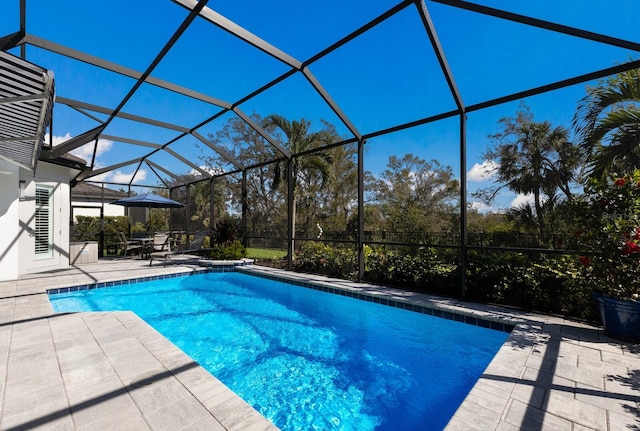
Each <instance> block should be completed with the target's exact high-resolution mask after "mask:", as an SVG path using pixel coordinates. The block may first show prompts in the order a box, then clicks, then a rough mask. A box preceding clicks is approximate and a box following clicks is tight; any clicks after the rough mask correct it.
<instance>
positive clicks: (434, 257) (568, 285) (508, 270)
mask: <svg viewBox="0 0 640 431" xmlns="http://www.w3.org/2000/svg"><path fill="white" fill-rule="evenodd" d="M364 254H365V268H364V281H368V282H371V283H376V284H382V285H385V286H393V287H398V288H402V289H407V290H412V291H419V292H426V293H434V294H438V295H446V296H460V293H461V292H460V290H461V289H460V287H459V280H460V272H459V265H458V251H457V250H447V249H436V248H431V247H420V248H406V247H405V248H403V249H401V250H394V251H385V250H384V249H383V248H375V249H374V248H371V247H368V246H365V248H364ZM357 260H358V259H357V253H356V252H355V251H354V250H351V249H348V248H336V247H333V246H331V245H328V244H325V243H319V242H306V243H304V244H303V246H302V247H301V249H300V251H299V253H298V254H297V256H296V261H295V266H294V269H296V270H297V271H301V272H312V273H320V274H326V275H329V276H332V277H338V278H344V279H356V277H357V271H358V265H357ZM577 262H578V261H577V259H576V258H575V256H570V255H556V254H540V253H535V252H532V253H528V254H525V253H514V252H503V251H499V252H491V251H487V250H481V251H476V250H473V251H470V252H469V254H468V264H467V274H466V280H467V299H470V300H472V301H477V302H488V303H496V304H502V305H508V306H514V307H519V308H523V309H526V310H533V311H538V312H543V313H552V314H562V315H565V316H571V317H579V318H587V319H595V318H596V313H595V308H594V306H593V301H592V299H591V291H590V290H589V289H586V288H585V287H584V283H581V278H580V277H581V273H580V271H581V268H579V267H578V265H579V263H577Z"/></svg>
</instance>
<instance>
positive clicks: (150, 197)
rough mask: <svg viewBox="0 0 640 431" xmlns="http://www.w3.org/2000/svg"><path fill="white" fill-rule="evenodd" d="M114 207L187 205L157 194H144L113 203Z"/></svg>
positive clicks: (170, 206)
mask: <svg viewBox="0 0 640 431" xmlns="http://www.w3.org/2000/svg"><path fill="white" fill-rule="evenodd" d="M111 203H112V204H114V205H122V206H125V207H142V208H183V207H184V206H185V205H184V204H182V203H180V202H178V201H174V200H173V199H169V198H165V197H164V196H160V195H157V194H155V193H143V194H141V195H135V196H130V197H128V198H122V199H118V200H117V201H113V202H111Z"/></svg>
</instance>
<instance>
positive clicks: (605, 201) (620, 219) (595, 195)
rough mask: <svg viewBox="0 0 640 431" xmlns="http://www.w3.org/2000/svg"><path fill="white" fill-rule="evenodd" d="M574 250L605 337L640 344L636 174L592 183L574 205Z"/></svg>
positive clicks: (639, 187)
mask: <svg viewBox="0 0 640 431" xmlns="http://www.w3.org/2000/svg"><path fill="white" fill-rule="evenodd" d="M578 210H579V213H578V223H579V224H578V225H577V227H578V231H577V232H576V234H575V238H574V239H575V246H576V247H577V250H580V252H581V254H580V256H579V261H580V264H581V265H580V266H581V267H582V271H583V272H582V277H583V278H582V282H583V283H585V284H586V286H588V287H590V288H591V289H592V291H593V296H594V299H595V300H596V304H597V306H598V311H599V313H600V317H601V319H602V323H603V326H604V330H605V333H606V334H608V335H610V336H612V337H615V338H618V339H623V340H627V341H634V342H640V301H639V299H640V296H639V295H640V170H635V171H633V172H631V173H629V174H625V175H614V176H612V177H610V178H608V179H605V180H598V179H593V178H592V179H591V180H590V181H589V182H588V183H587V185H586V187H585V200H584V201H581V202H580V203H578Z"/></svg>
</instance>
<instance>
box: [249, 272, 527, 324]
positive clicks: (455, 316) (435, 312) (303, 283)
mask: <svg viewBox="0 0 640 431" xmlns="http://www.w3.org/2000/svg"><path fill="white" fill-rule="evenodd" d="M238 272H242V273H243V274H247V275H253V276H255V277H261V278H266V279H269V280H274V281H281V282H284V283H289V284H294V285H296V286H300V287H306V288H309V289H314V290H320V291H322V292H327V293H332V294H336V295H342V296H347V297H349V298H354V299H359V300H361V301H367V302H374V303H376V304H381V305H386V306H389V307H395V308H401V309H403V310H408V311H413V312H415V313H421V314H427V315H429V316H434V317H440V318H443V319H447V320H454V321H456V322H461V323H467V324H469V325H474V326H481V327H483V328H489V329H493V330H496V331H501V332H507V333H509V332H511V331H512V330H513V328H515V326H516V325H514V324H510V323H506V322H496V321H493V320H488V319H483V318H481V317H477V316H469V315H467V314H462V313H456V312H455V311H451V310H441V309H438V308H433V307H425V306H423V305H417V304H411V303H409V302H405V301H398V300H395V299H388V298H381V297H379V296H375V295H370V294H367V293H360V292H355V291H352V290H348V289H343V288H340V287H337V286H335V287H331V286H327V285H326V284H325V283H327V282H314V281H309V280H297V279H294V278H288V277H286V276H282V275H280V274H268V273H266V272H263V271H251V270H250V271H238Z"/></svg>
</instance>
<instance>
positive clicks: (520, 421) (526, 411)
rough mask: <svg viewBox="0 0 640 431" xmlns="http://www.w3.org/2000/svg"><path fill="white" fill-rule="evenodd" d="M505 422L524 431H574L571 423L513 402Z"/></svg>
mask: <svg viewBox="0 0 640 431" xmlns="http://www.w3.org/2000/svg"><path fill="white" fill-rule="evenodd" d="M505 421H506V422H507V423H509V424H511V425H513V426H515V427H518V429H520V430H522V431H529V430H531V431H542V430H548V431H572V424H571V422H570V421H568V420H566V419H563V418H560V417H558V416H555V415H553V414H550V413H548V412H545V411H542V410H540V409H537V408H535V407H532V406H527V405H526V404H525V403H522V402H520V401H517V400H513V401H512V402H511V405H510V406H509V409H508V411H507V414H506V416H505Z"/></svg>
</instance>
